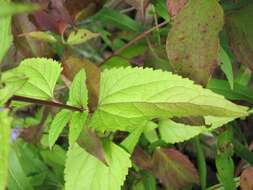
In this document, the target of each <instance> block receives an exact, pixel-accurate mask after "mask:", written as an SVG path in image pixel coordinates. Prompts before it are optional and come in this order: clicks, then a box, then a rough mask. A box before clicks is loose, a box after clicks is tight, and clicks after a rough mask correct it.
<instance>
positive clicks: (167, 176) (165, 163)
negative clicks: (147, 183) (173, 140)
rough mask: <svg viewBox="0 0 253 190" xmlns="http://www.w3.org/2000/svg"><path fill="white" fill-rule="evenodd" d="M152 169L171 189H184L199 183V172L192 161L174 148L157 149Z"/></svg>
mask: <svg viewBox="0 0 253 190" xmlns="http://www.w3.org/2000/svg"><path fill="white" fill-rule="evenodd" d="M152 171H153V173H154V174H155V176H156V177H157V178H158V179H159V181H160V182H161V183H162V184H163V185H165V186H166V187H170V188H171V189H183V188H185V187H188V186H189V185H191V184H193V183H199V177H198V172H197V170H196V168H195V167H194V165H193V164H192V162H191V161H190V160H189V159H188V158H187V157H186V156H185V155H184V154H182V153H181V152H179V151H177V150H176V149H173V148H170V149H165V148H159V149H156V150H155V152H154V154H153V168H152Z"/></svg>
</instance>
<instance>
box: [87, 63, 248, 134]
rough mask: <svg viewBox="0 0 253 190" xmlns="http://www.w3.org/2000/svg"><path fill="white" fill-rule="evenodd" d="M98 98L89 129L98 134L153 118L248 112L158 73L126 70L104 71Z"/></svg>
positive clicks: (121, 128) (174, 77)
mask: <svg viewBox="0 0 253 190" xmlns="http://www.w3.org/2000/svg"><path fill="white" fill-rule="evenodd" d="M99 96H100V97H99V103H98V109H97V110H96V112H95V113H94V114H93V117H92V119H91V123H90V127H93V128H95V129H97V130H101V131H104V130H112V131H114V130H126V131H132V130H133V129H134V128H135V127H136V126H139V124H140V123H142V122H143V121H149V120H152V119H154V118H172V117H189V116H216V117H234V118H237V117H241V116H247V115H248V113H247V109H248V108H246V107H242V106H239V105H236V104H234V103H232V102H229V101H228V100H226V99H225V98H224V97H223V96H220V95H218V94H215V93H213V92H212V91H210V90H208V89H204V88H202V87H201V86H199V85H196V84H193V82H192V81H190V80H188V79H183V78H181V77H180V76H178V75H174V74H172V73H170V72H163V71H161V70H152V69H143V68H130V67H127V68H115V69H111V70H105V71H104V72H102V75H101V81H100V93H99Z"/></svg>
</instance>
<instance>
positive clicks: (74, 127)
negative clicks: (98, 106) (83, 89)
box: [69, 112, 88, 145]
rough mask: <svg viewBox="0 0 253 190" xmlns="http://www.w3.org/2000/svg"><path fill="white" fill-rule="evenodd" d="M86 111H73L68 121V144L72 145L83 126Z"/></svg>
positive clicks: (86, 114) (86, 115)
mask: <svg viewBox="0 0 253 190" xmlns="http://www.w3.org/2000/svg"><path fill="white" fill-rule="evenodd" d="M87 117H88V112H74V113H72V117H71V120H70V123H69V144H70V145H73V144H74V143H75V142H76V140H77V139H78V137H79V135H80V133H81V131H82V130H83V128H84V125H85V122H86V120H87Z"/></svg>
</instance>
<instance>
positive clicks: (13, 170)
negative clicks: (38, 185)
mask: <svg viewBox="0 0 253 190" xmlns="http://www.w3.org/2000/svg"><path fill="white" fill-rule="evenodd" d="M9 163H11V164H9V181H8V188H9V189H18V190H33V189H34V188H33V187H32V185H31V182H30V180H29V178H28V177H27V176H26V174H25V172H24V170H23V168H22V165H21V163H20V161H19V155H18V153H17V152H16V151H15V149H13V148H11V150H10V158H9Z"/></svg>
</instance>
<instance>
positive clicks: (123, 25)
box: [94, 8, 143, 32]
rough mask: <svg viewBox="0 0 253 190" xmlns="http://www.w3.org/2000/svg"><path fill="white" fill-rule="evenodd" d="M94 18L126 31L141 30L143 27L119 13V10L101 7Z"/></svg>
mask: <svg viewBox="0 0 253 190" xmlns="http://www.w3.org/2000/svg"><path fill="white" fill-rule="evenodd" d="M94 20H95V21H98V20H99V21H101V22H103V23H106V24H108V25H111V26H115V27H118V28H120V29H123V30H127V31H132V32H141V31H143V27H142V26H141V25H140V24H139V23H138V22H136V21H135V20H133V19H132V18H130V17H128V16H127V15H125V14H122V13H120V12H119V11H115V10H112V9H109V8H103V9H102V10H101V11H99V12H98V14H97V15H96V16H94Z"/></svg>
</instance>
